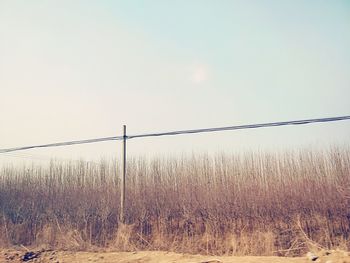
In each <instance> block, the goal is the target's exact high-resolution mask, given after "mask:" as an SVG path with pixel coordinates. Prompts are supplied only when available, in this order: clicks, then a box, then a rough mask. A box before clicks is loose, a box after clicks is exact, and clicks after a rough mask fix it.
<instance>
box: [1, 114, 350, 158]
mask: <svg viewBox="0 0 350 263" xmlns="http://www.w3.org/2000/svg"><path fill="white" fill-rule="evenodd" d="M343 120H350V116H340V117H329V118H318V119H304V120H294V121H283V122H269V123H259V124H248V125H236V126H226V127H215V128H204V129H192V130H178V131H170V132H160V133H145V134H135V135H125V136H113V137H104V138H96V139H87V140H77V141H68V142H58V143H50V144H41V145H31V146H22V147H15V148H8V149H0V154H3V153H10V152H16V151H23V150H29V149H35V148H48V147H60V146H69V145H79V144H88V143H97V142H104V141H115V140H124V139H125V140H128V139H135V138H145V137H159V136H173V135H181V134H195V133H208V132H218V131H232V130H243V129H257V128H266V127H278V126H287V125H305V124H311V123H325V122H334V121H343Z"/></svg>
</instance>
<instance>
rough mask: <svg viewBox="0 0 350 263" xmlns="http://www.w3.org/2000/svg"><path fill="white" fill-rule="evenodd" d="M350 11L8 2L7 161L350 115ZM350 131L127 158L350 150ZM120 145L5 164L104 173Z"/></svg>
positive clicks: (4, 44)
mask: <svg viewBox="0 0 350 263" xmlns="http://www.w3.org/2000/svg"><path fill="white" fill-rule="evenodd" d="M349 47H350V2H349V1H337V0H335V1H322V0H318V1H314V0H310V1H294V0H293V1H292V0H290V1H288V0H283V1H276V0H275V1H269V0H265V1H254V0H250V1H243V0H242V1H234V0H220V1H213V0H210V1H209V0H178V1H170V0H147V1H145V0H144V1H142V0H138V1H136V0H128V1H108V0H101V1H82V0H81V1H79V0H77V1H68V0H62V1H39V0H32V1H25V0H22V1H20V0H0V124H1V125H0V138H1V139H0V148H9V147H15V146H23V145H31V144H44V143H51V142H60V141H70V140H79V139H90V138H98V137H106V136H117V135H121V132H122V125H124V124H125V125H127V130H128V134H138V133H145V132H162V131H171V130H182V129H195V128H206V127H220V126H229V125H240V124H250V123H261V122H273V121H287V120H297V119H307V118H319V117H332V116H343V115H350V102H349V101H350V100H349V99H350V48H349ZM349 134H350V121H344V122H338V123H329V124H313V125H306V126H297V127H281V128H266V129H259V130H245V131H234V132H222V133H215V134H214V133H211V134H201V135H183V136H177V137H162V138H148V139H134V140H130V141H129V142H128V155H129V156H139V155H141V156H151V155H159V156H172V155H177V154H184V153H191V154H193V153H218V152H220V153H222V152H229V153H232V152H233V153H235V152H237V151H238V152H245V151H261V150H263V151H264V150H269V151H270V150H272V151H275V150H276V151H277V150H280V149H290V148H292V149H294V148H310V147H328V146H329V145H334V144H337V145H344V144H346V145H349V142H350V136H349ZM120 154H121V144H120V143H119V142H104V143H98V144H91V145H83V146H71V147H65V148H52V149H40V150H39V149H38V150H29V151H25V152H19V153H13V154H7V155H2V156H0V163H4V162H6V163H19V162H24V161H27V160H37V161H40V160H43V159H50V158H62V159H81V158H82V159H85V160H97V159H101V158H110V157H117V158H119V156H120Z"/></svg>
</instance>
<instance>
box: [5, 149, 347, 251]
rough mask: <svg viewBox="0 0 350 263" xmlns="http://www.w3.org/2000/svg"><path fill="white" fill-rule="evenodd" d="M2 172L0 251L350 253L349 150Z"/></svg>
mask: <svg viewBox="0 0 350 263" xmlns="http://www.w3.org/2000/svg"><path fill="white" fill-rule="evenodd" d="M118 171H119V166H118V164H116V163H115V162H101V163H100V164H92V163H87V162H83V161H82V162H71V163H64V162H52V163H51V164H50V165H49V166H48V167H43V166H36V165H32V166H27V167H21V168H18V167H4V168H3V169H2V170H1V171H0V233H1V235H0V246H1V247H11V246H14V245H24V246H36V247H40V246H44V247H45V248H55V249H70V250H89V249H90V250H91V249H99V248H108V249H111V250H115V251H138V250H167V251H175V252H186V253H200V254H205V255H235V256H241V255H262V256H297V255H303V254H304V253H306V252H307V251H309V250H310V249H312V250H314V249H332V248H341V249H343V250H349V249H350V149H349V148H348V147H340V148H335V147H334V148H332V149H328V150H324V151H320V150H317V151H316V150H306V149H304V150H300V151H290V152H283V153H278V154H277V153H276V154H271V153H247V154H240V155H224V154H223V155H215V156H210V155H201V156H190V157H182V158H158V159H156V158H154V159H145V158H130V159H129V160H128V178H127V179H128V180H127V200H126V203H127V211H126V224H120V223H119V222H118V213H119V203H120V201H119V200H120V192H119V184H120V179H119V172H118Z"/></svg>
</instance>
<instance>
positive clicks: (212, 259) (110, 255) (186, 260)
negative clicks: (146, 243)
mask: <svg viewBox="0 0 350 263" xmlns="http://www.w3.org/2000/svg"><path fill="white" fill-rule="evenodd" d="M319 256H320V257H319V258H318V259H317V260H315V261H312V260H310V259H308V258H307V257H298V258H285V257H250V256H245V257H230V256H222V257H216V256H203V255H188V254H178V253H173V252H160V251H139V252H72V251H53V250H51V251H48V250H46V251H35V250H33V251H23V250H14V249H12V250H10V249H7V250H1V252H0V262H51V263H64V262H67V263H68V262H72V263H74V262H103V263H107V262H111V263H116V262H120V263H168V262H170V263H172V262H179V263H221V262H222V263H258V262H259V263H289V262H290V263H292V262H294V263H302V262H322V263H350V256H349V254H348V253H345V252H341V251H334V252H332V253H331V254H330V255H319Z"/></svg>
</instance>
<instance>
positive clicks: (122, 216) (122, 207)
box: [119, 125, 127, 223]
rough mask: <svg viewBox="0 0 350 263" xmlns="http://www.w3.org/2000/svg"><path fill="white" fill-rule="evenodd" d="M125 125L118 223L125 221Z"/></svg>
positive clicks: (124, 126)
mask: <svg viewBox="0 0 350 263" xmlns="http://www.w3.org/2000/svg"><path fill="white" fill-rule="evenodd" d="M126 139H127V136H126V125H123V150H122V154H123V156H122V178H121V185H120V187H121V189H120V217H119V219H120V222H121V223H124V221H125V213H124V212H125V179H126Z"/></svg>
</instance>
